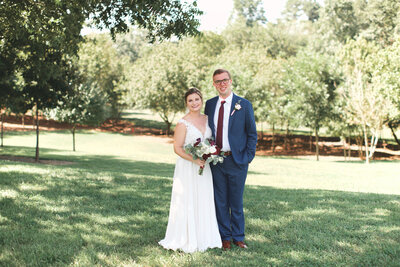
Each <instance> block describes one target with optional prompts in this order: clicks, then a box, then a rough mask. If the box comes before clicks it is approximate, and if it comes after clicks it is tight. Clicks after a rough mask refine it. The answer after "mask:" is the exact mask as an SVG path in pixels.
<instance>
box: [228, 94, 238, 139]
mask: <svg viewBox="0 0 400 267" xmlns="http://www.w3.org/2000/svg"><path fill="white" fill-rule="evenodd" d="M232 94H233V93H232ZM237 100H238V97H237V96H236V95H235V94H233V97H232V103H231V112H230V113H229V124H228V131H230V130H231V128H232V120H233V117H234V116H233V115H232V116H231V114H232V112H233V111H234V110H235V104H236V102H237Z"/></svg>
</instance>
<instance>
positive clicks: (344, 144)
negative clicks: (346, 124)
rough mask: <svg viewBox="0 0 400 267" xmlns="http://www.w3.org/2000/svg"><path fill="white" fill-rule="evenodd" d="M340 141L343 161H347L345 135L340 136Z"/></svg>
mask: <svg viewBox="0 0 400 267" xmlns="http://www.w3.org/2000/svg"><path fill="white" fill-rule="evenodd" d="M341 138H342V142H343V156H344V161H347V157H346V136H342V137H341Z"/></svg>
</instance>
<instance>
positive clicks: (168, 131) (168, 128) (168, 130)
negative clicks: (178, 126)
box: [165, 121, 172, 136]
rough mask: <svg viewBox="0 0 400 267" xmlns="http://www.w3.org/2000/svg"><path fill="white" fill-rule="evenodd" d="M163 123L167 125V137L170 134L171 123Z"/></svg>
mask: <svg viewBox="0 0 400 267" xmlns="http://www.w3.org/2000/svg"><path fill="white" fill-rule="evenodd" d="M165 123H166V124H167V136H169V135H170V134H171V125H172V122H169V121H166V122H165Z"/></svg>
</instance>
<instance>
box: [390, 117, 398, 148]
mask: <svg viewBox="0 0 400 267" xmlns="http://www.w3.org/2000/svg"><path fill="white" fill-rule="evenodd" d="M388 125H389V128H390V130H391V131H392V135H393V137H394V140H396V143H397V144H398V145H400V141H399V139H397V135H396V133H395V131H394V127H393V125H392V123H391V122H389V124H388Z"/></svg>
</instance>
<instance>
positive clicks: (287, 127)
mask: <svg viewBox="0 0 400 267" xmlns="http://www.w3.org/2000/svg"><path fill="white" fill-rule="evenodd" d="M288 143H289V123H288V124H286V135H285V140H284V145H283V146H284V149H285V151H287V150H288Z"/></svg>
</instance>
